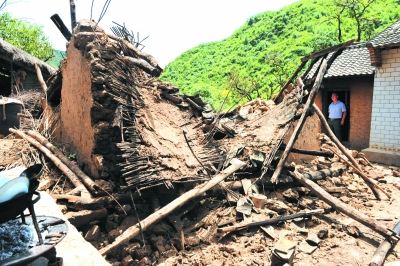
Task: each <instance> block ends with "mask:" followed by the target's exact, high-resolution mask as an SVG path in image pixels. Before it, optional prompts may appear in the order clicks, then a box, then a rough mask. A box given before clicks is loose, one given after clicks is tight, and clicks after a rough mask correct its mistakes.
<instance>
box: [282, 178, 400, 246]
mask: <svg viewBox="0 0 400 266" xmlns="http://www.w3.org/2000/svg"><path fill="white" fill-rule="evenodd" d="M289 174H290V175H291V176H292V177H293V178H296V179H297V180H298V181H299V182H301V183H302V184H303V185H304V186H306V187H307V188H308V189H309V190H311V191H312V192H313V193H314V194H315V195H316V196H317V197H318V198H319V199H320V200H322V201H324V202H326V203H327V204H329V205H330V206H331V207H333V208H334V209H335V210H337V211H339V212H342V213H344V214H346V215H347V216H349V217H350V218H353V219H354V220H356V221H358V222H360V223H361V224H363V225H365V226H366V227H368V228H370V229H372V230H374V231H375V232H377V233H379V234H381V235H382V236H384V237H385V238H387V239H390V240H395V239H397V238H398V237H399V236H398V235H396V234H394V233H393V232H392V231H391V230H390V229H389V228H386V227H385V226H383V225H382V224H380V223H379V222H378V221H376V220H375V219H372V218H370V217H368V216H367V215H366V214H364V213H362V212H360V211H358V210H357V209H355V208H353V207H351V206H350V205H347V204H345V203H343V202H342V201H340V200H338V199H337V198H335V197H333V196H331V195H330V194H329V193H328V192H326V191H325V190H324V189H322V188H321V187H320V186H318V185H317V184H316V183H314V182H312V181H310V180H308V179H306V178H304V177H303V175H302V174H300V173H299V172H297V171H294V172H289Z"/></svg>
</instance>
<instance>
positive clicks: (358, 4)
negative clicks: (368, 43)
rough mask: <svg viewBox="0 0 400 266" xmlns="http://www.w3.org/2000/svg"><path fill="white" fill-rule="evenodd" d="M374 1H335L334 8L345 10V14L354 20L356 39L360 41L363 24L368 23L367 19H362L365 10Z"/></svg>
mask: <svg viewBox="0 0 400 266" xmlns="http://www.w3.org/2000/svg"><path fill="white" fill-rule="evenodd" d="M375 1H376V0H335V4H336V6H338V7H339V8H342V9H344V10H346V13H347V14H348V15H349V16H350V17H351V18H352V19H354V20H355V22H356V24H357V38H358V40H359V41H361V33H362V30H363V24H364V23H368V21H369V19H368V18H366V17H364V16H365V14H366V11H367V9H368V8H369V7H370V6H371V5H372V4H373V3H374V2H375Z"/></svg>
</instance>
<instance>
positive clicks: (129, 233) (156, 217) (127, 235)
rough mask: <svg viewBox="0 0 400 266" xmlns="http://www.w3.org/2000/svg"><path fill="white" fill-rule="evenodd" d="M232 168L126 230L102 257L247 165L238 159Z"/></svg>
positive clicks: (105, 249)
mask: <svg viewBox="0 0 400 266" xmlns="http://www.w3.org/2000/svg"><path fill="white" fill-rule="evenodd" d="M231 163H232V164H231V166H229V167H228V168H226V169H225V170H223V171H221V172H220V173H219V174H218V175H216V176H215V177H214V178H213V179H211V180H210V181H208V182H207V183H206V184H204V185H200V186H197V187H195V188H194V189H192V190H189V191H188V192H186V193H184V194H182V196H180V197H178V198H176V199H175V200H173V201H172V202H170V203H169V204H168V205H166V206H164V207H163V208H161V209H159V210H158V211H156V212H154V213H153V214H151V215H149V216H148V217H147V218H146V219H144V220H142V221H141V222H140V226H139V224H135V225H133V226H131V227H129V228H128V229H126V231H125V232H123V233H122V235H120V236H119V237H117V238H116V239H115V241H114V242H113V243H112V244H110V245H108V246H106V247H104V248H102V249H101V250H100V254H101V255H103V256H104V255H107V254H108V253H109V252H111V251H112V250H114V249H115V248H117V247H118V246H120V245H122V244H124V243H127V242H128V241H129V240H130V239H132V238H134V237H135V236H137V235H138V234H139V233H140V228H142V230H143V231H145V230H146V229H147V228H149V227H150V226H151V225H153V224H154V223H156V222H158V221H160V220H161V219H163V218H165V217H166V216H167V215H168V214H170V213H171V212H173V211H174V210H175V209H177V208H179V207H181V206H182V205H183V204H185V203H186V202H188V201H189V200H191V199H193V198H195V197H198V196H200V195H201V194H203V193H204V192H206V191H207V190H209V189H210V188H212V187H213V186H215V185H217V184H218V183H219V182H221V181H222V180H224V179H225V178H226V177H228V176H230V175H231V174H232V173H234V172H235V171H237V170H239V169H240V168H242V167H243V166H245V165H246V164H245V163H244V162H242V161H240V160H238V159H233V160H232V161H231Z"/></svg>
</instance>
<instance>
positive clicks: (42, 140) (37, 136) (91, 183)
mask: <svg viewBox="0 0 400 266" xmlns="http://www.w3.org/2000/svg"><path fill="white" fill-rule="evenodd" d="M27 134H28V135H29V136H31V137H32V138H34V139H36V140H37V141H39V143H40V144H42V145H43V146H45V147H46V148H47V149H49V150H50V151H52V152H53V153H54V155H55V156H57V158H58V159H60V161H61V162H63V163H64V164H65V165H66V166H68V168H69V169H70V170H71V171H72V172H73V173H74V174H75V175H76V176H77V177H79V179H80V180H82V182H83V183H84V184H85V185H86V187H87V188H88V189H89V190H90V192H91V193H93V195H98V194H99V192H100V191H99V190H100V187H99V186H98V185H97V184H96V183H95V182H94V181H93V180H92V179H91V178H90V177H89V176H87V175H86V174H85V173H84V172H82V170H81V169H79V167H78V166H77V165H75V164H73V163H72V162H71V161H70V160H69V159H68V158H67V157H66V156H65V155H64V154H63V153H62V152H61V151H60V150H59V149H57V147H55V146H54V145H53V144H51V143H50V142H49V141H48V140H47V139H46V138H45V137H43V136H42V135H41V134H40V133H39V132H36V131H33V130H29V131H28V132H27Z"/></svg>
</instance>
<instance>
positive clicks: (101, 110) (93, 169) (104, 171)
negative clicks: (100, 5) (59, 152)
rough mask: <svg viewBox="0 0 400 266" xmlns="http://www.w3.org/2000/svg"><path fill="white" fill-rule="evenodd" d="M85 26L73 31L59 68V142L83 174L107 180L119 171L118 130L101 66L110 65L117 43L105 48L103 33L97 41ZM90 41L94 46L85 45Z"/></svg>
mask: <svg viewBox="0 0 400 266" xmlns="http://www.w3.org/2000/svg"><path fill="white" fill-rule="evenodd" d="M87 24H89V27H90V22H86V24H85V22H84V23H83V24H81V23H80V24H79V25H78V26H77V28H75V31H74V35H73V37H72V39H71V41H70V43H69V45H68V49H67V60H66V61H64V63H63V66H62V74H63V85H62V92H61V98H62V103H61V117H60V119H61V141H62V143H64V144H65V146H66V147H69V152H70V153H75V154H76V155H77V160H78V164H79V166H80V167H81V168H82V169H84V171H85V172H86V173H88V174H90V175H91V176H92V177H93V178H106V177H108V176H109V175H110V174H115V173H116V172H118V169H117V168H115V162H113V159H114V158H113V157H114V153H116V152H117V150H116V149H115V144H114V143H115V142H118V141H119V140H120V130H119V128H118V127H114V126H113V119H114V113H115V110H116V109H117V103H115V102H113V101H111V100H110V99H109V98H110V97H106V93H107V91H111V89H110V88H109V87H107V83H106V82H105V79H104V77H108V76H109V73H107V72H108V71H111V70H109V68H107V67H106V66H102V65H107V64H110V62H111V61H112V60H113V59H115V55H116V53H118V52H119V51H118V48H117V45H116V44H114V46H113V47H107V48H106V47H105V46H107V45H108V46H110V44H109V43H108V42H107V41H106V39H107V38H106V36H105V35H104V34H103V33H101V32H97V33H95V34H93V35H97V38H94V36H93V35H92V36H91V35H90V34H89V33H86V31H85V30H86V29H87V28H88V25H87ZM89 29H90V28H89ZM99 37H100V38H99ZM93 39H97V40H98V41H97V44H96V45H95V44H93V43H90V44H89V45H87V44H88V42H90V41H92V40H93ZM99 39H100V40H99ZM102 51H106V52H102ZM100 69H101V71H102V72H103V73H101V74H100V72H101V71H100Z"/></svg>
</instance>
